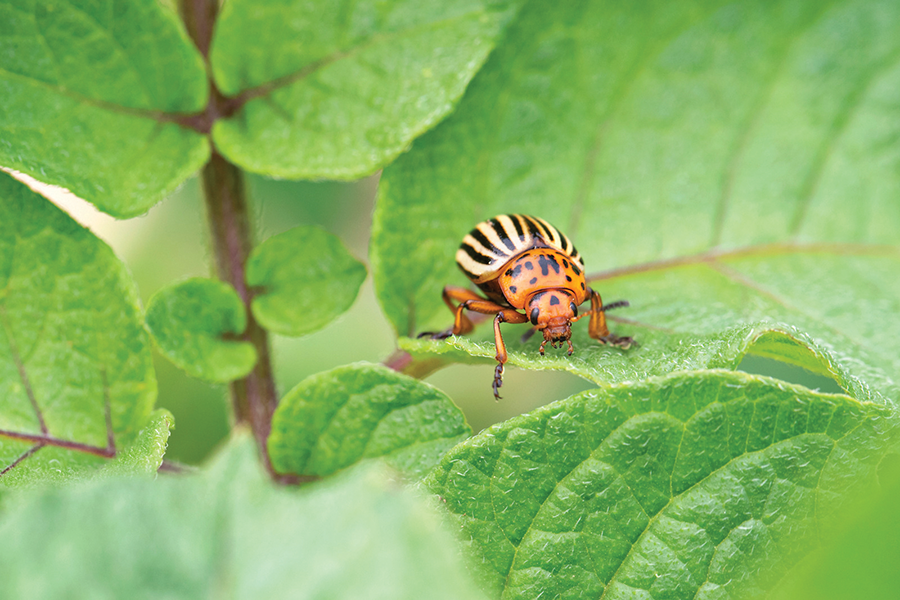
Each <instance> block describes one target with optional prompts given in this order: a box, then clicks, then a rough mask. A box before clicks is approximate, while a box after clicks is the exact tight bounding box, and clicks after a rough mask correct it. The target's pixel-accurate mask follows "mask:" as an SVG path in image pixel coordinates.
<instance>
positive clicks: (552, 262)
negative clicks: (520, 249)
mask: <svg viewBox="0 0 900 600" xmlns="http://www.w3.org/2000/svg"><path fill="white" fill-rule="evenodd" d="M537 260H538V264H539V265H540V267H541V275H543V276H545V277H546V276H547V275H549V274H550V267H553V271H554V272H556V273H557V274H558V273H559V263H558V262H556V259H555V258H554V257H553V255H552V254H538V257H537Z"/></svg>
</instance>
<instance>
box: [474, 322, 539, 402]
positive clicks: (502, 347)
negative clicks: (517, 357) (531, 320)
mask: <svg viewBox="0 0 900 600" xmlns="http://www.w3.org/2000/svg"><path fill="white" fill-rule="evenodd" d="M495 306H496V305H495ZM473 310H477V309H473ZM479 312H480V311H479ZM527 321H528V317H526V316H525V315H523V314H522V313H520V312H518V311H516V310H513V309H511V308H506V309H503V310H501V311H500V312H498V313H497V316H496V317H494V346H495V347H496V349H497V354H496V356H494V358H496V359H497V368H496V369H494V398H496V399H497V400H499V399H500V386H502V385H503V365H504V364H505V363H506V361H507V359H508V358H509V355H508V354H507V353H506V344H505V343H504V341H503V335H502V334H501V333H500V323H526V322H527Z"/></svg>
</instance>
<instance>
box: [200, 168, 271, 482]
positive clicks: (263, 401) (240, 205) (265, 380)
mask: <svg viewBox="0 0 900 600" xmlns="http://www.w3.org/2000/svg"><path fill="white" fill-rule="evenodd" d="M203 196H204V198H205V200H206V209H207V214H208V217H209V224H210V228H211V232H212V246H213V253H214V255H215V261H216V270H217V271H218V275H219V278H221V279H222V280H223V281H226V282H228V283H230V284H231V285H232V286H233V287H234V289H235V290H236V291H237V293H238V295H239V296H240V297H241V301H242V302H243V303H244V306H245V308H246V310H247V329H245V330H244V333H243V334H241V336H240V338H239V339H241V340H244V341H248V342H250V343H251V344H253V347H254V348H256V353H257V357H258V358H257V362H256V366H255V367H254V368H253V371H251V372H250V374H249V375H247V377H245V378H244V379H239V380H237V381H232V382H231V383H230V384H229V389H230V391H231V400H232V404H233V405H234V416H235V420H236V421H237V422H238V423H249V425H250V427H251V428H252V429H253V435H254V437H255V438H256V441H257V443H258V444H259V447H260V451H261V452H262V454H263V456H265V457H266V463H267V464H268V453H267V452H266V438H267V437H268V436H269V430H270V428H271V422H272V414H273V413H274V412H275V407H276V406H277V405H278V399H277V394H276V391H275V380H274V377H273V376H272V362H271V359H270V356H269V340H268V336H267V335H266V331H265V329H263V328H262V327H260V326H259V323H257V322H256V319H254V318H253V312H252V311H251V310H250V302H251V301H252V300H253V294H252V292H251V290H250V288H249V287H248V286H247V284H246V282H245V279H244V270H245V265H246V262H247V257H248V256H249V254H250V250H251V247H252V240H251V234H250V232H251V227H250V215H249V211H248V209H247V198H246V194H245V192H244V176H243V173H242V172H241V170H240V169H238V168H237V167H236V166H234V165H233V164H231V163H229V162H228V161H226V160H225V159H224V158H223V157H222V156H221V155H220V154H219V153H217V152H213V154H212V157H211V158H210V161H209V162H208V163H207V164H206V166H205V167H203Z"/></svg>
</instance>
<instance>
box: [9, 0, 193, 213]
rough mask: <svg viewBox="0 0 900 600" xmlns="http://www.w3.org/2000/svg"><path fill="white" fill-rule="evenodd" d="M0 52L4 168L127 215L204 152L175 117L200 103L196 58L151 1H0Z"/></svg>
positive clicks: (156, 196)
mask: <svg viewBox="0 0 900 600" xmlns="http://www.w3.org/2000/svg"><path fill="white" fill-rule="evenodd" d="M0 56H3V60H2V64H0V97H2V98H3V102H0V165H2V166H4V167H10V168H13V169H17V170H19V171H22V172H24V173H26V174H28V175H31V176H32V177H34V178H36V179H38V180H40V181H43V182H45V183H52V184H56V185H60V186H63V187H66V188H68V189H70V190H71V191H72V192H74V193H75V194H76V195H78V196H80V197H82V198H84V199H85V200H89V201H90V202H93V203H94V204H95V205H96V206H97V207H98V208H100V209H101V210H103V211H105V212H108V213H110V214H111V215H114V216H117V217H129V216H133V215H136V214H140V213H142V212H144V211H146V210H147V209H148V208H149V207H151V206H153V204H155V203H156V202H158V201H159V200H160V199H161V198H162V197H164V196H165V195H166V194H168V193H169V192H171V191H172V190H174V189H175V187H176V186H177V185H179V184H180V183H181V182H182V181H184V179H186V178H187V177H188V176H189V175H191V174H192V173H193V172H195V171H196V170H197V169H198V168H199V167H200V166H202V165H203V163H204V162H205V161H206V159H207V158H208V156H209V145H208V143H207V140H206V138H205V137H204V136H202V135H200V134H199V133H196V132H194V131H190V130H187V129H184V128H182V127H180V126H178V125H176V124H175V123H173V122H171V116H174V113H191V112H197V111H199V110H201V109H202V108H203V106H204V104H205V103H206V99H207V90H208V85H207V80H206V73H205V69H204V66H203V60H202V58H201V57H200V54H199V53H198V52H197V50H196V49H195V48H194V46H193V45H192V44H191V42H190V41H189V40H188V38H187V35H186V34H185V32H184V30H183V29H182V26H181V24H180V22H179V21H178V18H177V16H176V15H175V14H174V13H173V12H172V11H170V10H168V9H166V8H164V7H163V6H162V5H161V4H160V3H159V2H156V1H155V0H99V1H88V0H67V1H65V2H52V1H46V0H0ZM166 113H168V114H169V115H170V116H169V117H167V116H166Z"/></svg>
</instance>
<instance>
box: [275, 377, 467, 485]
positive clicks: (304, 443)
mask: <svg viewBox="0 0 900 600" xmlns="http://www.w3.org/2000/svg"><path fill="white" fill-rule="evenodd" d="M471 433H472V430H471V429H470V428H469V425H468V424H467V423H466V420H465V417H463V414H462V412H460V410H459V409H458V408H457V407H456V406H455V405H454V404H453V403H452V402H451V401H450V399H449V398H447V396H445V395H444V394H442V393H441V392H440V391H438V390H437V389H435V388H433V387H431V386H430V385H428V384H425V383H422V382H420V381H417V380H415V379H412V378H410V377H407V376H405V375H400V374H399V373H396V372H394V371H392V370H390V369H387V368H385V367H382V366H378V365H366V364H358V365H349V366H346V367H338V368H337V369H332V370H331V371H326V372H324V373H318V374H316V375H313V376H312V377H308V378H307V379H305V380H304V381H302V382H300V384H298V385H297V386H296V387H295V388H294V389H293V390H291V391H290V392H289V393H288V394H287V395H286V396H285V397H284V398H283V399H282V400H281V403H280V404H279V405H278V409H277V410H276V411H275V415H274V417H273V418H272V433H271V434H270V435H269V456H270V458H271V460H272V465H273V466H274V467H275V469H276V470H277V471H279V472H283V473H296V474H300V475H319V476H325V475H330V474H332V473H334V472H336V471H339V470H341V469H344V468H346V467H348V466H350V465H353V464H355V463H357V462H358V461H360V460H363V459H367V458H376V457H377V458H382V459H384V460H385V461H386V462H387V463H388V464H389V465H391V466H392V467H394V468H396V469H397V470H399V471H401V472H403V473H404V474H406V475H407V476H409V477H412V478H415V477H420V476H421V475H422V474H424V473H425V472H427V471H428V470H429V469H431V468H432V467H433V466H434V465H435V464H437V461H438V460H439V459H440V457H441V456H443V455H444V453H445V452H447V450H449V449H450V448H451V447H453V446H455V445H456V444H457V443H459V442H460V441H462V440H464V439H465V438H467V437H468V436H469V435H471Z"/></svg>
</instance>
